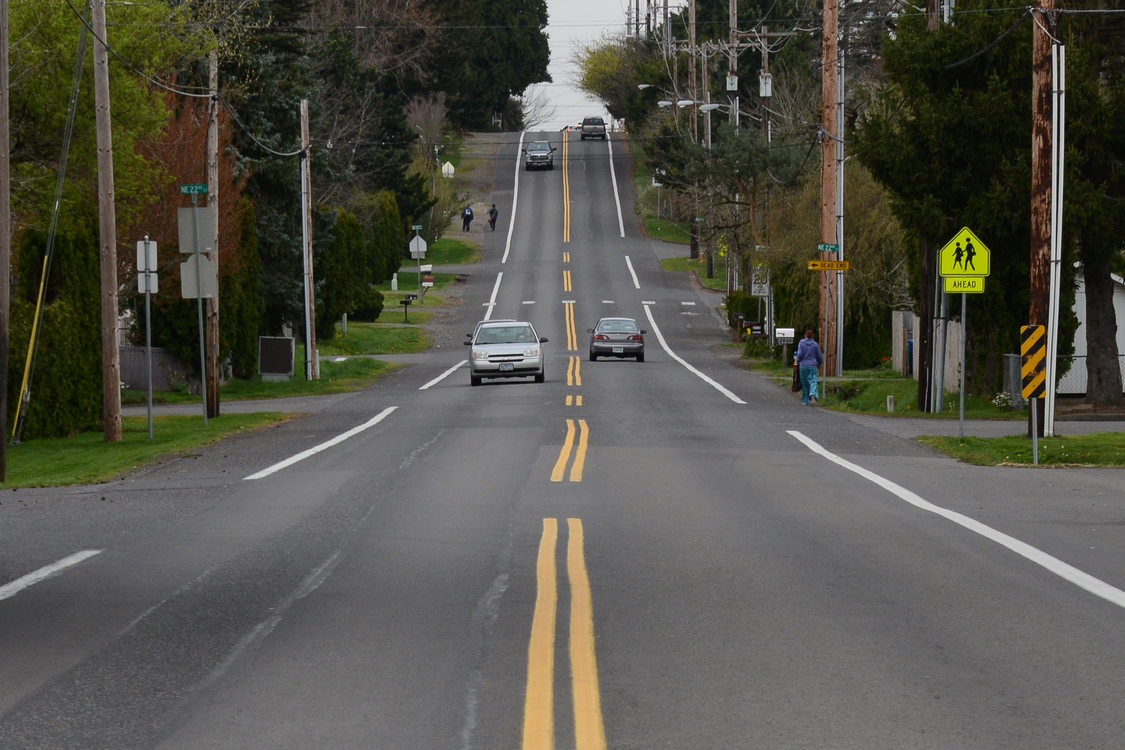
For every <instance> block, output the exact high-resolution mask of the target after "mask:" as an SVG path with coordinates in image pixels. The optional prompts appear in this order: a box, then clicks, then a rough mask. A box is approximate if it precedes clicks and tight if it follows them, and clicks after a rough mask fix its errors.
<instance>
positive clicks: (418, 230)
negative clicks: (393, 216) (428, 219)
mask: <svg viewBox="0 0 1125 750" xmlns="http://www.w3.org/2000/svg"><path fill="white" fill-rule="evenodd" d="M410 228H411V229H413V230H414V231H415V232H421V231H422V225H421V224H414V225H413V226H411V227H410Z"/></svg>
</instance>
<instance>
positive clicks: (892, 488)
mask: <svg viewBox="0 0 1125 750" xmlns="http://www.w3.org/2000/svg"><path fill="white" fill-rule="evenodd" d="M787 432H788V433H789V434H790V435H792V436H793V437H794V438H796V439H797V440H799V441H800V442H802V443H804V444H805V446H806V447H807V448H808V449H809V450H811V451H812V452H813V453H817V454H820V455H821V456H823V457H824V458H826V459H828V460H829V461H831V462H832V463H834V464H836V465H837V466H842V467H843V468H845V469H847V470H848V471H851V472H853V473H855V474H858V475H859V476H861V477H863V478H864V479H866V480H868V481H870V482H874V483H875V484H877V485H879V486H880V487H882V488H883V489H885V490H886V491H887V492H890V493H891V494H892V495H895V496H897V497H898V498H899V499H900V500H904V501H906V502H908V503H910V504H911V505H913V506H914V507H916V508H919V509H921V510H924V511H928V512H930V513H933V514H935V515H938V516H941V517H942V518H944V519H946V520H949V521H952V522H953V523H955V524H957V525H958V526H963V527H964V528H966V529H968V530H969V531H972V532H973V533H976V534H980V535H981V536H983V537H984V538H985V539H988V540H990V541H993V542H996V543H997V544H999V545H1001V546H1002V547H1007V548H1008V549H1010V550H1011V551H1012V552H1015V553H1016V554H1017V555H1020V556H1021V557H1025V558H1027V559H1028V560H1030V561H1031V562H1033V563H1035V564H1036V565H1039V566H1041V567H1043V568H1045V569H1046V570H1049V571H1050V572H1052V573H1054V574H1055V575H1057V576H1059V577H1060V578H1062V579H1063V580H1065V581H1069V582H1070V583H1073V584H1074V585H1075V586H1077V587H1078V588H1080V589H1083V590H1085V591H1088V592H1090V593H1091V594H1093V595H1094V596H1098V597H1101V598H1102V599H1105V600H1106V601H1107V602H1110V603H1111V604H1116V605H1117V606H1118V607H1125V591H1122V590H1121V589H1119V588H1116V587H1114V586H1111V585H1109V584H1108V583H1106V582H1105V581H1103V580H1101V579H1100V578H1094V577H1093V576H1092V575H1090V574H1089V573H1085V572H1083V571H1081V570H1079V569H1078V568H1076V567H1074V566H1073V565H1070V564H1069V563H1065V562H1063V561H1062V560H1060V559H1058V558H1057V557H1054V556H1052V555H1049V554H1047V553H1046V552H1044V551H1042V550H1040V549H1038V548H1036V547H1032V546H1031V545H1030V544H1028V543H1027V542H1021V541H1020V540H1019V539H1016V538H1015V537H1011V536H1008V535H1007V534H1005V533H1004V532H1002V531H997V530H996V529H994V528H992V527H991V526H988V525H986V524H983V523H981V522H980V521H978V520H976V519H975V518H970V517H969V516H966V515H964V514H963V513H958V512H957V511H955V510H949V509H948V508H943V507H941V506H940V505H934V504H933V503H931V502H930V501H929V500H926V499H924V498H922V497H921V496H920V495H918V494H916V493H914V492H911V491H910V490H908V489H906V488H905V487H903V486H902V485H899V484H896V483H894V482H892V481H891V480H889V479H886V478H884V477H881V476H879V475H878V474H876V473H875V472H873V471H869V470H868V469H865V468H863V467H862V466H860V465H858V464H853V463H852V462H851V461H848V460H847V459H844V458H840V457H839V456H837V455H836V454H835V453H832V452H831V451H829V450H828V449H826V448H824V447H823V446H821V445H820V444H819V443H817V442H816V441H815V440H813V439H812V438H809V437H807V436H805V435H803V434H801V433H800V432H798V431H796V430H787Z"/></svg>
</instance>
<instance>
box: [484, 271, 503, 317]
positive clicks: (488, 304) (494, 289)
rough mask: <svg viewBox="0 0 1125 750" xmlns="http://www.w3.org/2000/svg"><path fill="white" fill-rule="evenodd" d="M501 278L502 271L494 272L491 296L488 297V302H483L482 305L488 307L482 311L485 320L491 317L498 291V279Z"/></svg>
mask: <svg viewBox="0 0 1125 750" xmlns="http://www.w3.org/2000/svg"><path fill="white" fill-rule="evenodd" d="M503 278H504V272H503V271H501V272H500V273H498V274H496V283H495V284H493V285H492V296H490V297H489V298H488V302H485V303H484V306H485V307H487V308H488V310H486V311H485V313H484V319H485V320H488V319H490V318H491V317H492V309H493V308H494V307H496V295H497V294H499V293H500V280H501V279H503Z"/></svg>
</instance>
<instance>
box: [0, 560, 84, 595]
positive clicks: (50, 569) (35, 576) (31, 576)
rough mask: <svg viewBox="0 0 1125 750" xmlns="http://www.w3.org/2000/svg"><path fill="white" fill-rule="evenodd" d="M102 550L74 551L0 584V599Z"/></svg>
mask: <svg viewBox="0 0 1125 750" xmlns="http://www.w3.org/2000/svg"><path fill="white" fill-rule="evenodd" d="M103 551H104V550H100V549H84V550H82V551H81V552H75V553H74V554H73V555H67V556H66V557H64V558H63V559H61V560H58V561H56V562H53V563H51V564H50V565H44V566H43V567H42V568H40V569H39V570H35V571H32V572H31V573H28V574H27V575H25V576H21V577H19V578H17V579H16V580H14V581H12V582H11V583H6V584H4V585H3V586H0V600H3V599H7V598H9V597H12V596H15V595H16V594H18V593H19V592H21V591H23V590H24V589H26V588H27V587H29V586H34V585H35V584H37V583H39V582H40V581H45V580H47V579H48V578H50V577H51V576H53V575H57V574H59V573H61V572H63V571H64V570H66V569H67V568H70V567H73V566H75V565H77V564H78V563H80V562H83V561H84V560H88V559H90V558H91V557H93V556H94V555H100V554H101V553H102V552H103Z"/></svg>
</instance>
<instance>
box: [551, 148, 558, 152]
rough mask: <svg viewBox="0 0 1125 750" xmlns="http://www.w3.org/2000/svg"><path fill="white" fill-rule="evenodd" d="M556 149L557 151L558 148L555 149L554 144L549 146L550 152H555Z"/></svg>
mask: <svg viewBox="0 0 1125 750" xmlns="http://www.w3.org/2000/svg"><path fill="white" fill-rule="evenodd" d="M556 151H558V149H557V148H555V147H554V146H551V153H552V154H553V153H555V152H556Z"/></svg>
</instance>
